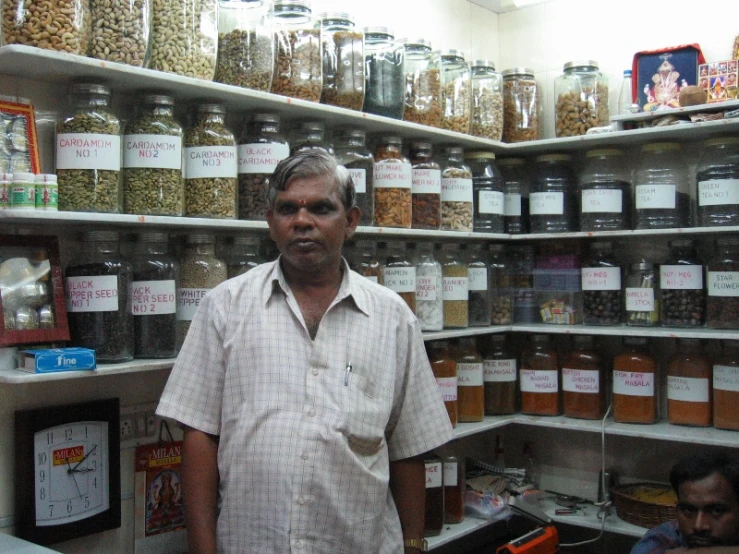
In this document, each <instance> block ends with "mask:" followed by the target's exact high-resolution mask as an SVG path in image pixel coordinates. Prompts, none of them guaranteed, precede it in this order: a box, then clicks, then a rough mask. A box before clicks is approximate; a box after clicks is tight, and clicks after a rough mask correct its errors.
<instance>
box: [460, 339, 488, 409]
mask: <svg viewBox="0 0 739 554" xmlns="http://www.w3.org/2000/svg"><path fill="white" fill-rule="evenodd" d="M456 360H457V387H458V388H457V394H458V396H459V421H460V423H470V422H476V421H482V420H483V418H484V416H485V388H484V385H483V380H482V365H483V364H482V356H480V353H479V352H478V351H477V348H476V347H475V339H474V338H473V337H464V338H462V339H460V340H459V345H458V347H457V348H456Z"/></svg>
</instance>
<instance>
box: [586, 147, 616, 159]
mask: <svg viewBox="0 0 739 554" xmlns="http://www.w3.org/2000/svg"><path fill="white" fill-rule="evenodd" d="M623 155H624V151H623V150H619V149H618V148H598V149H596V150H588V151H587V153H586V154H585V157H586V158H600V157H602V156H623Z"/></svg>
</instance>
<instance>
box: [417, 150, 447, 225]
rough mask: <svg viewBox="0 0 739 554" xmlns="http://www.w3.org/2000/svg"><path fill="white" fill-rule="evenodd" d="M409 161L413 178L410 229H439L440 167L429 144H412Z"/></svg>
mask: <svg viewBox="0 0 739 554" xmlns="http://www.w3.org/2000/svg"><path fill="white" fill-rule="evenodd" d="M410 159H411V167H412V173H411V175H412V178H413V188H412V189H411V196H412V205H413V215H412V217H411V227H412V228H413V229H440V228H441V167H440V166H439V164H438V163H437V161H436V160H435V159H434V156H433V147H432V145H431V143H430V142H427V141H414V142H412V143H411V146H410Z"/></svg>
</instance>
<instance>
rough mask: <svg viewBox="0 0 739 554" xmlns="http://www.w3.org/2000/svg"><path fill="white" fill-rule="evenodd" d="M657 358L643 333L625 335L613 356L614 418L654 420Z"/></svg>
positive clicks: (638, 421)
mask: <svg viewBox="0 0 739 554" xmlns="http://www.w3.org/2000/svg"><path fill="white" fill-rule="evenodd" d="M656 374H657V360H656V358H655V357H654V356H653V355H652V354H650V353H649V351H648V350H647V339H646V338H644V337H626V338H624V344H623V347H622V349H621V351H620V352H619V353H618V354H616V356H615V357H614V358H613V419H614V420H615V421H617V422H618V423H654V422H655V421H657V392H656V390H657V389H656Z"/></svg>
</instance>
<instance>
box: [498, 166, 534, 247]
mask: <svg viewBox="0 0 739 554" xmlns="http://www.w3.org/2000/svg"><path fill="white" fill-rule="evenodd" d="M497 166H498V169H499V170H500V173H501V175H502V176H503V183H504V185H503V193H504V195H505V196H504V201H505V207H504V215H505V218H504V221H505V232H506V233H509V234H511V235H520V234H523V233H528V232H529V189H530V188H531V176H530V175H529V171H528V169H527V167H526V161H525V160H524V159H523V158H504V159H502V160H498V161H497Z"/></svg>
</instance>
